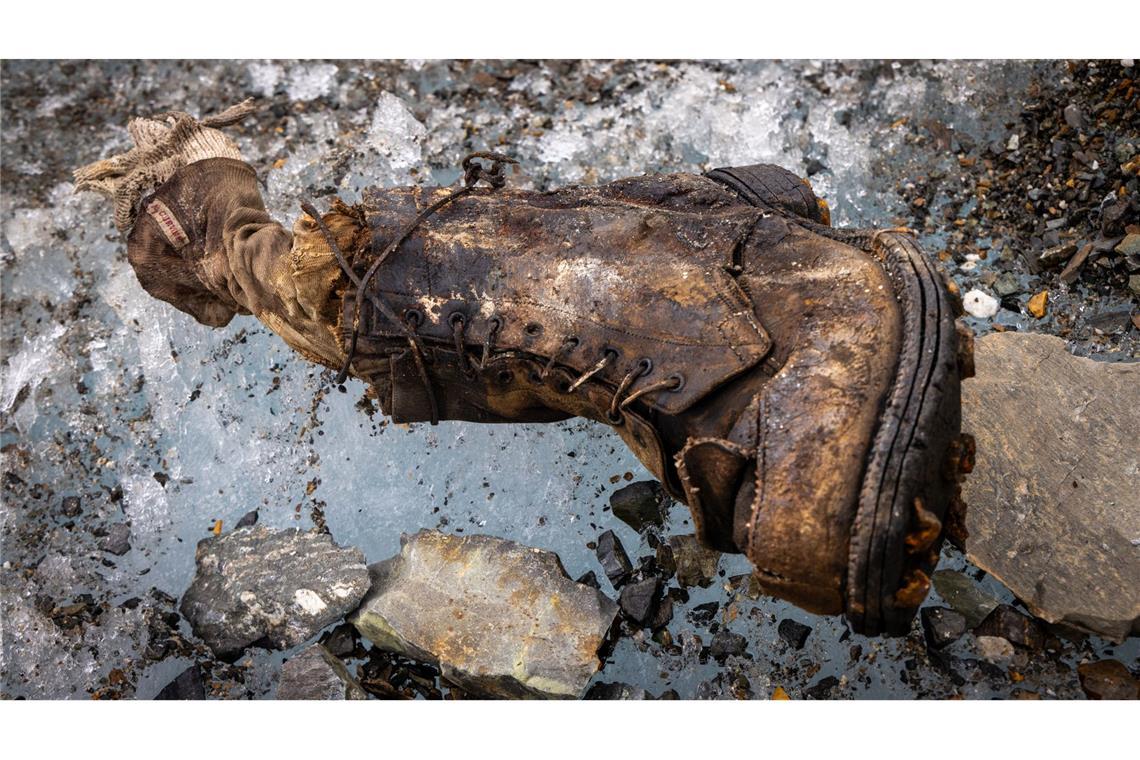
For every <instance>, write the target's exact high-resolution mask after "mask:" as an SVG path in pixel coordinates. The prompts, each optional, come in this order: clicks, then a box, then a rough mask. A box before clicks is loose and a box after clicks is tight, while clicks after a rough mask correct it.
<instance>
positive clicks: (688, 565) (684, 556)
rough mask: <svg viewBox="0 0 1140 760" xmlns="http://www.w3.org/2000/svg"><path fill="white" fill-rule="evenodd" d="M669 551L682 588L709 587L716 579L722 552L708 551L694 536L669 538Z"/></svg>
mask: <svg viewBox="0 0 1140 760" xmlns="http://www.w3.org/2000/svg"><path fill="white" fill-rule="evenodd" d="M669 549H670V551H671V552H672V556H673V565H674V567H675V568H676V574H677V583H679V584H680V585H681V586H700V587H702V588H704V587H706V586H708V585H709V584H711V583H712V582H713V579H714V578H715V577H716V572H717V566H718V565H719V563H720V552H718V551H716V550H714V549H706V548H705V547H703V546H701V545H700V543H699V542H698V541H697V537H696V536H693V535H685V536H669Z"/></svg>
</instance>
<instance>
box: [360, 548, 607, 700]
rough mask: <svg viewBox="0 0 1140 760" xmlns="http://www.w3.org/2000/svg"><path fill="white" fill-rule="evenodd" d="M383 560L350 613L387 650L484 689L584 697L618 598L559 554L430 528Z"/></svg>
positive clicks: (507, 694) (467, 685) (450, 678)
mask: <svg viewBox="0 0 1140 760" xmlns="http://www.w3.org/2000/svg"><path fill="white" fill-rule="evenodd" d="M402 541H403V546H402V548H401V550H400V553H399V554H398V555H396V556H395V557H393V558H391V559H388V560H385V561H383V562H379V563H377V564H375V565H373V566H372V567H371V568H370V570H371V571H372V575H373V584H372V589H371V591H370V592H369V593H368V596H367V598H366V599H365V600H364V603H363V604H362V605H361V606H360V609H359V610H358V611H357V612H356V613H354V614H353V616H352V617H351V618H350V622H351V623H352V624H353V625H355V626H356V628H357V629H358V630H359V631H360V632H361V633H362V634H363V635H364V636H365V637H367V638H368V639H369V640H371V641H372V642H373V643H375V644H376V645H377V646H378V647H380V648H381V649H386V650H388V651H392V652H397V653H399V654H403V655H406V656H408V657H411V658H413V659H417V660H421V661H425V662H431V663H438V665H439V667H440V670H441V672H442V675H443V678H445V679H447V680H448V681H450V682H452V683H455V684H457V685H459V686H460V687H462V688H463V689H465V690H467V691H470V692H472V693H475V694H482V695H486V696H498V697H542V698H551V697H563V698H564V697H578V696H581V694H582V692H583V691H584V690H585V688H586V685H587V683H588V682H589V680H590V677H591V676H592V675H593V674H594V672H595V671H597V669H598V666H599V664H600V663H599V661H598V656H597V651H598V648H599V647H600V646H601V644H602V643H603V640H604V638H605V636H606V633H607V632H608V630H609V628H610V626H611V625H612V623H613V620H614V617H615V616H616V615H617V610H618V606H617V605H616V604H615V603H614V602H613V601H612V600H611V599H609V598H608V597H606V596H605V595H604V594H602V593H601V592H600V591H598V590H597V589H593V588H590V587H589V586H584V585H581V584H578V583H575V582H574V581H572V580H570V578H569V577H567V575H566V571H565V570H564V569H563V567H562V563H561V562H560V561H559V559H558V555H556V554H554V553H553V552H548V551H543V550H541V549H533V548H530V547H526V546H523V545H521V544H517V543H515V542H513V541H507V540H504V539H500V538H493V537H490V536H453V535H446V534H443V533H439V532H437V531H427V530H425V531H420V532H419V533H416V534H414V535H411V536H404V537H403V539H402Z"/></svg>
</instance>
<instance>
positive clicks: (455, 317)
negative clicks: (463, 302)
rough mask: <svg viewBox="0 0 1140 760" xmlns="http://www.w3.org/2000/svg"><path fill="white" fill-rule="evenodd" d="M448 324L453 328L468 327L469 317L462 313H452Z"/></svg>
mask: <svg viewBox="0 0 1140 760" xmlns="http://www.w3.org/2000/svg"><path fill="white" fill-rule="evenodd" d="M447 323H448V324H449V325H451V326H452V327H455V326H456V325H466V324H467V315H466V314H464V313H463V312H461V311H453V312H451V316H449V317H448V318H447Z"/></svg>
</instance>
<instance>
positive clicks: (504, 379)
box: [498, 369, 515, 385]
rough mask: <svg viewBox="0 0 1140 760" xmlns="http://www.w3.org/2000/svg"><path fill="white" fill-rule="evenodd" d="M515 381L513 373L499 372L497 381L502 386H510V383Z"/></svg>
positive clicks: (502, 370)
mask: <svg viewBox="0 0 1140 760" xmlns="http://www.w3.org/2000/svg"><path fill="white" fill-rule="evenodd" d="M514 379H515V373H514V372H511V371H510V370H509V369H501V370H499V374H498V380H499V382H500V383H502V384H503V385H510V382H511V381H512V380H514Z"/></svg>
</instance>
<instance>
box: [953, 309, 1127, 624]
mask: <svg viewBox="0 0 1140 760" xmlns="http://www.w3.org/2000/svg"><path fill="white" fill-rule="evenodd" d="M974 360H975V364H976V367H977V376H976V377H975V378H973V379H971V380H968V381H966V382H965V383H964V384H963V386H962V416H963V428H964V429H965V430H966V431H967V432H969V433H971V434H973V436H974V437H975V439H976V440H977V466H976V467H975V469H974V471H973V472H972V473H970V475H969V476H967V478H966V481H965V485H964V488H963V495H964V497H965V500H966V503H967V505H968V507H967V512H966V525H967V528H968V530H969V533H970V535H969V539H968V540H967V549H968V554H969V557H970V559H971V561H973V562H974V563H975V564H977V565H978V566H979V567H981V568H983V569H984V570H986V571H987V572H989V573H991V574H992V575H994V576H995V577H997V579H998V580H1000V581H1001V582H1002V583H1004V584H1005V585H1006V586H1008V587H1009V589H1010V590H1011V591H1013V593H1015V594H1017V596H1018V597H1019V598H1020V599H1021V600H1022V601H1023V602H1025V604H1026V605H1027V606H1028V607H1029V609H1030V611H1032V612H1033V614H1034V615H1036V616H1038V617H1040V618H1042V619H1044V620H1047V621H1049V622H1052V623H1059V622H1064V623H1068V624H1071V625H1074V626H1076V627H1078V628H1082V629H1085V630H1087V631H1091V632H1093V633H1097V634H1100V635H1102V636H1107V637H1109V638H1112V639H1115V640H1120V639H1123V638H1124V637H1125V636H1127V635H1128V634H1129V632H1130V631H1131V632H1134V633H1136V632H1140V446H1138V445H1137V435H1138V434H1140V363H1118V362H1097V361H1092V360H1090V359H1084V358H1079V357H1074V356H1072V355H1070V354H1069V353H1068V351H1066V349H1065V342H1064V341H1063V340H1061V339H1060V338H1056V337H1053V336H1049V335H1036V334H1025V333H1011V332H1006V333H996V334H993V335H987V336H985V337H983V338H981V339H979V340H978V341H977V342H976V344H975V356H974Z"/></svg>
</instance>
